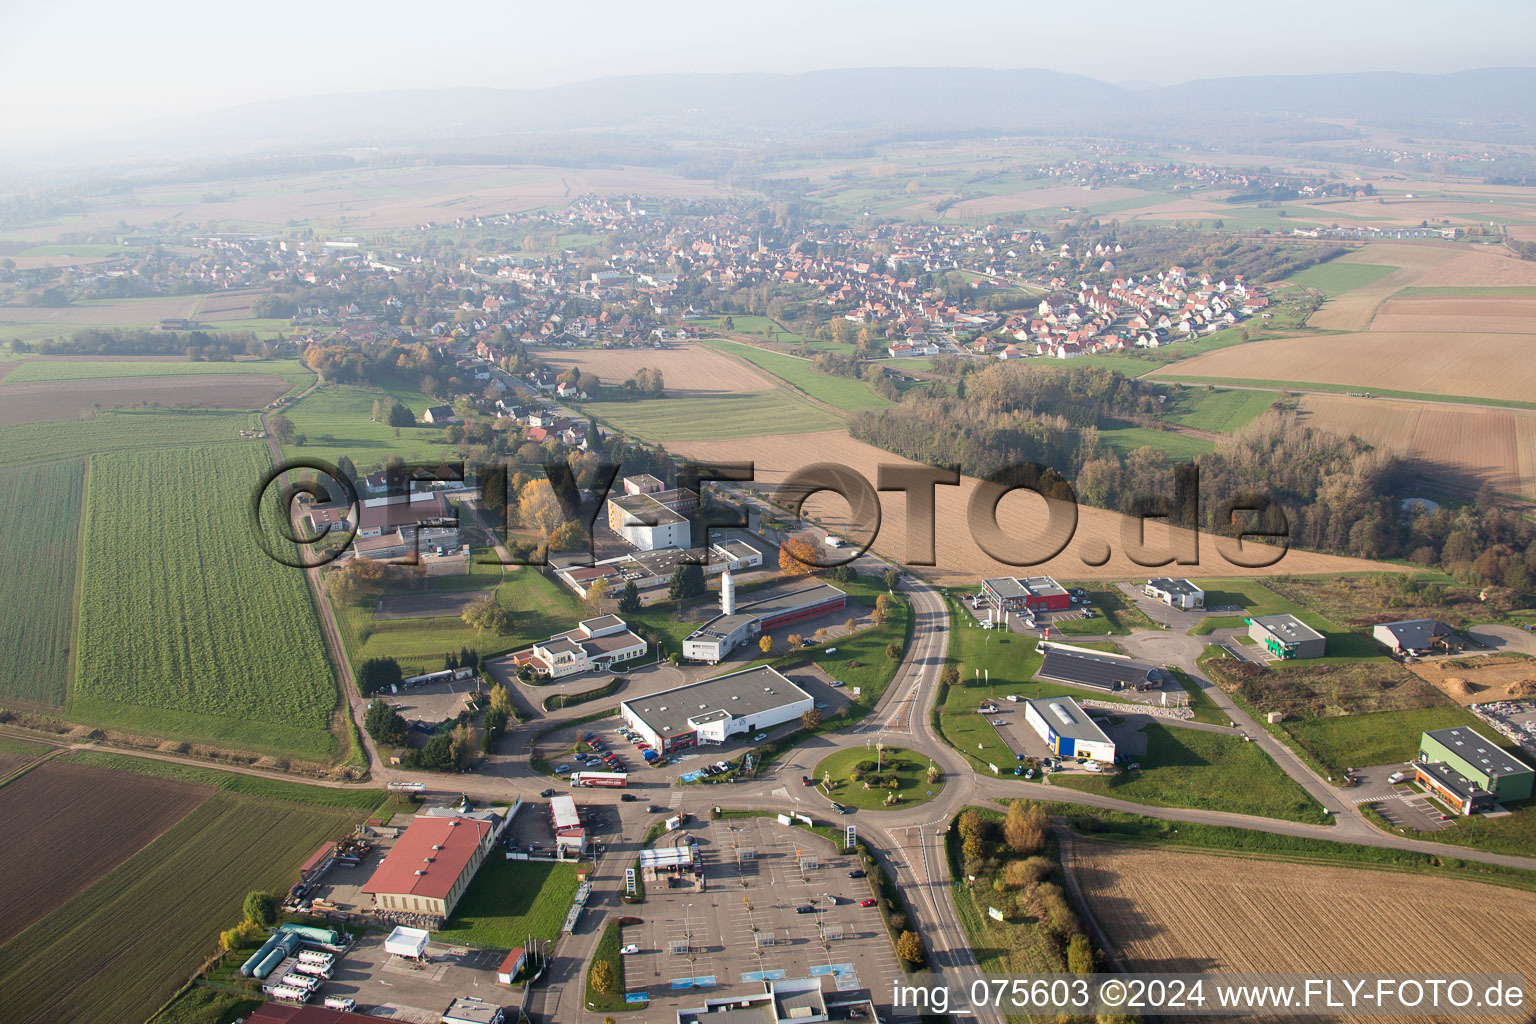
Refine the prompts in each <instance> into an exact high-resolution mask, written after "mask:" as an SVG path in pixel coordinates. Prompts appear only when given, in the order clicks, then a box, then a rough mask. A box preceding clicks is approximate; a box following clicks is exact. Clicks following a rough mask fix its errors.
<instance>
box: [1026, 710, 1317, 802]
mask: <svg viewBox="0 0 1536 1024" xmlns="http://www.w3.org/2000/svg"><path fill="white" fill-rule="evenodd" d="M1144 731H1145V734H1146V737H1147V752H1146V753H1145V754H1143V755H1142V756H1141V758H1140V761H1141V765H1142V770H1141V771H1136V772H1124V773H1122V774H1119V775H1116V776H1113V777H1111V778H1104V777H1103V776H1094V775H1081V774H1078V773H1077V772H1069V773H1065V774H1060V775H1053V776H1051V784H1052V785H1053V786H1065V787H1067V788H1068V789H1076V790H1080V791H1082V792H1085V793H1101V794H1103V795H1104V796H1112V797H1116V798H1118V799H1121V800H1134V801H1136V802H1137V803H1144V804H1153V805H1155V806H1158V807H1199V808H1201V809H1204V810H1209V811H1230V812H1232V813H1234V814H1253V815H1258V816H1259V817H1264V818H1281V819H1283V820H1286V821H1306V822H1315V821H1318V820H1319V819H1321V818H1322V816H1323V808H1322V805H1321V804H1319V803H1318V802H1317V801H1316V800H1314V799H1313V798H1312V797H1311V796H1310V795H1309V794H1308V793H1307V791H1306V790H1304V789H1302V788H1301V786H1300V784H1298V783H1297V782H1296V781H1295V780H1294V779H1292V778H1291V777H1290V776H1288V775H1286V774H1285V772H1284V771H1282V770H1281V769H1280V766H1279V765H1277V764H1275V762H1274V761H1271V760H1270V759H1269V755H1268V754H1266V753H1264V750H1263V748H1261V747H1260V746H1259V745H1258V744H1257V743H1248V742H1245V741H1244V740H1243V739H1242V737H1240V736H1230V735H1226V734H1223V733H1214V732H1204V731H1201V730H1197V729H1183V728H1177V727H1173V726H1166V725H1163V724H1161V723H1160V722H1152V723H1151V724H1149V725H1148V726H1147V727H1146V729H1145V730H1144Z"/></svg>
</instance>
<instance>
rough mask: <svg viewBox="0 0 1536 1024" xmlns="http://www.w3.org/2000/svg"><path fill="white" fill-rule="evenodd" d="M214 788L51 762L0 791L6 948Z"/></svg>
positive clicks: (0, 921) (0, 935)
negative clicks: (21, 824)
mask: <svg viewBox="0 0 1536 1024" xmlns="http://www.w3.org/2000/svg"><path fill="white" fill-rule="evenodd" d="M213 791H214V789H213V787H212V786H194V785H190V784H188V783H185V782H173V781H171V780H170V779H157V778H152V777H150V776H141V775H125V774H123V773H120V772H113V771H108V770H106V769H103V768H91V767H87V766H85V765H79V764H65V763H62V762H57V761H53V762H49V763H47V764H41V765H38V766H37V767H36V768H34V769H32V770H31V771H29V772H27V773H26V774H25V775H23V776H21V777H20V778H19V779H16V780H15V781H13V782H11V783H9V784H7V785H6V786H4V787H0V818H3V819H4V820H6V821H12V822H21V821H25V822H26V823H27V827H26V828H24V829H18V828H12V829H6V830H5V831H4V834H3V835H0V857H4V858H5V863H6V864H8V865H9V868H8V870H7V871H6V872H5V873H4V875H3V876H0V905H3V906H4V907H5V914H4V916H3V917H0V943H4V942H6V941H8V940H9V939H10V938H11V937H12V936H14V935H17V934H18V933H20V932H21V931H22V930H23V929H25V928H26V927H27V926H29V925H30V924H32V922H34V921H36V920H38V919H40V918H42V917H44V916H46V915H47V914H49V913H50V912H52V911H53V910H54V909H55V908H56V907H61V906H63V905H64V904H66V903H68V902H69V901H70V900H71V899H73V898H74V897H75V896H76V894H78V893H80V892H83V891H84V890H85V889H87V888H89V887H90V886H91V885H92V884H93V883H95V881H96V880H97V879H99V878H101V877H102V876H103V875H105V874H106V873H107V872H109V871H111V870H112V869H113V868H115V867H116V866H117V865H118V864H121V863H122V862H123V861H125V860H127V859H128V858H129V857H131V856H133V854H134V853H136V852H137V851H138V850H139V849H141V848H142V847H143V846H144V845H145V844H147V843H148V842H150V841H151V840H152V839H154V838H155V837H156V836H158V835H159V834H160V833H162V832H164V831H165V830H166V829H168V828H170V827H171V826H172V825H174V824H175V823H176V822H178V821H180V820H181V819H182V818H183V817H185V816H186V815H187V814H189V813H190V812H191V811H192V809H193V808H194V807H196V806H197V805H198V804H200V803H202V802H203V801H204V800H206V799H208V797H209V795H210V794H212V793H213Z"/></svg>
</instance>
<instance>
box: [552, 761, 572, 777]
mask: <svg viewBox="0 0 1536 1024" xmlns="http://www.w3.org/2000/svg"><path fill="white" fill-rule="evenodd" d="M570 771H571V766H570V765H568V764H560V765H556V766H555V774H556V775H569V774H570Z"/></svg>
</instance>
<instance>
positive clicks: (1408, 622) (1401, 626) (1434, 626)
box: [1376, 619, 1454, 651]
mask: <svg viewBox="0 0 1536 1024" xmlns="http://www.w3.org/2000/svg"><path fill="white" fill-rule="evenodd" d="M1376 628H1377V629H1385V630H1386V631H1387V632H1389V633H1391V634H1392V639H1394V640H1396V641H1397V646H1399V647H1404V648H1407V649H1408V650H1411V651H1417V650H1422V649H1423V648H1425V647H1428V646H1429V644H1430V641H1432V640H1433V639H1434V638H1435V637H1437V636H1445V635H1447V634H1449V633H1452V632H1454V630H1452V629H1451V627H1450V626H1447V625H1446V624H1445V623H1443V622H1437V621H1435V620H1434V619H1404V620H1403V621H1402V622H1383V623H1380V624H1379V625H1377V627H1376Z"/></svg>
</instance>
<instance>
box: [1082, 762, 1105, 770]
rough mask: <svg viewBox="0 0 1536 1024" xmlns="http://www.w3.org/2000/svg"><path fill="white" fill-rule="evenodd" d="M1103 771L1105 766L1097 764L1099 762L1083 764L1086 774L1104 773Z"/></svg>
mask: <svg viewBox="0 0 1536 1024" xmlns="http://www.w3.org/2000/svg"><path fill="white" fill-rule="evenodd" d="M1103 770H1104V766H1103V765H1101V764H1099V762H1097V761H1084V762H1083V771H1085V772H1102V771H1103Z"/></svg>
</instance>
